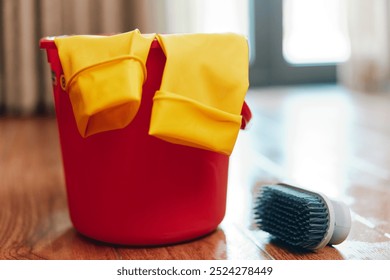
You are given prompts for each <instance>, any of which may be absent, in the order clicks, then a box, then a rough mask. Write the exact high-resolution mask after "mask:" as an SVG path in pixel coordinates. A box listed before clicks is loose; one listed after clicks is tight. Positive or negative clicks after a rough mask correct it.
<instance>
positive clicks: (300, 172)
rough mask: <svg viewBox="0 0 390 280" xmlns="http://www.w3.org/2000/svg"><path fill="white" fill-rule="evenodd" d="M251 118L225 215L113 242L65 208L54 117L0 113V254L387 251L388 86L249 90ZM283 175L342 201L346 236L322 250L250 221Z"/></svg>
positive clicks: (257, 255) (362, 254) (259, 255)
mask: <svg viewBox="0 0 390 280" xmlns="http://www.w3.org/2000/svg"><path fill="white" fill-rule="evenodd" d="M247 101H248V103H249V105H250V106H251V108H252V110H253V113H254V119H253V122H252V125H251V127H250V129H249V130H247V131H244V132H241V134H240V137H239V139H238V142H237V145H236V147H235V151H234V153H233V155H232V157H231V161H230V163H231V164H230V179H229V192H228V206H227V214H226V217H225V219H224V221H223V222H222V224H221V225H220V227H219V228H218V229H217V230H216V231H215V232H213V233H212V234H210V235H208V236H206V237H203V238H200V239H198V240H195V241H191V242H188V243H184V244H179V245H172V246H163V247H154V248H134V247H122V246H109V245H106V244H102V243H99V242H95V241H93V240H90V239H88V238H86V237H83V236H82V235H80V234H78V233H77V232H76V231H75V230H74V229H73V227H72V225H71V222H70V220H69V217H68V210H67V204H66V195H65V184H64V176H63V173H62V163H61V155H60V147H59V142H58V135H57V128H56V122H55V119H54V118H34V119H9V118H2V119H1V118H0V259H233V260H241V259H390V203H389V201H390V126H389V120H390V95H367V94H358V93H353V94H351V93H348V92H346V91H345V90H343V89H342V88H339V87H336V86H321V87H295V88H269V89H259V90H252V91H251V92H250V93H249V95H248V98H247ZM279 181H285V182H290V183H297V184H300V185H304V186H307V187H310V188H311V189H314V190H318V191H321V192H322V193H325V194H327V195H328V196H330V197H333V198H336V199H339V200H342V201H344V202H345V203H347V204H348V205H349V206H350V208H351V213H352V230H351V233H350V235H349V237H348V239H347V240H346V241H345V242H344V243H342V244H340V245H337V246H334V247H325V248H324V249H322V250H319V251H318V252H302V251H296V250H291V249H288V248H285V247H283V246H282V245H281V244H278V243H277V242H275V241H272V239H271V238H270V236H269V235H268V234H267V233H265V232H262V231H259V230H256V229H255V228H254V227H253V218H252V214H251V213H252V211H251V209H252V207H253V199H254V196H255V195H256V192H257V191H258V189H259V187H260V186H261V185H264V184H268V183H275V182H279Z"/></svg>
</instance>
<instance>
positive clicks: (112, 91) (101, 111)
mask: <svg viewBox="0 0 390 280" xmlns="http://www.w3.org/2000/svg"><path fill="white" fill-rule="evenodd" d="M154 37H155V35H154V34H150V35H141V34H140V32H139V31H138V30H134V31H131V32H127V33H123V34H119V35H113V36H88V35H79V36H69V37H57V38H55V44H56V46H57V48H58V53H59V56H60V60H61V65H62V68H63V70H64V76H65V80H66V90H67V92H68V94H69V97H70V101H71V103H72V107H73V113H74V115H75V119H76V123H77V127H78V130H79V132H80V134H81V135H82V136H83V137H87V136H90V135H92V134H95V133H98V132H102V131H107V130H113V129H119V128H123V127H125V126H127V125H128V124H129V123H130V122H131V120H132V119H133V118H134V117H135V115H136V114H137V112H138V108H139V105H140V102H141V96H142V85H143V83H144V81H145V80H146V66H145V64H146V59H147V57H148V53H149V49H150V45H151V43H152V41H153V39H154Z"/></svg>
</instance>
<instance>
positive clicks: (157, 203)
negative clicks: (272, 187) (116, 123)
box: [40, 38, 250, 245]
mask: <svg viewBox="0 0 390 280" xmlns="http://www.w3.org/2000/svg"><path fill="white" fill-rule="evenodd" d="M40 43H41V45H40V46H41V48H45V49H46V51H47V55H48V61H49V63H50V66H51V69H52V72H53V90H54V99H55V107H56V114H57V122H58V128H59V135H60V142H61V149H62V159H63V165H64V173H65V181H66V189H67V196H68V205H69V212H70V217H71V220H72V223H73V225H74V227H75V228H76V229H77V230H78V231H79V232H80V233H82V234H84V235H86V236H88V237H91V238H93V239H96V240H100V241H104V242H109V243H116V244H128V245H158V244H167V243H177V242H181V241H185V240H190V239H193V238H197V237H199V236H202V235H205V234H207V233H209V232H211V231H213V230H214V229H215V228H216V227H217V226H218V224H219V223H220V222H221V221H222V219H223V217H224V214H225V205H226V188H227V176H228V160H229V159H228V157H227V156H225V155H222V154H218V153H214V152H210V151H205V150H200V149H195V148H191V147H185V146H180V145H174V144H170V143H168V142H164V141H162V140H159V139H157V138H155V137H151V136H149V135H148V128H149V123H150V114H151V108H152V98H153V95H154V93H155V91H156V90H158V89H159V87H160V83H161V77H162V73H163V69H164V65H165V56H164V53H163V52H162V50H161V48H160V46H159V44H158V42H157V41H155V42H153V44H152V47H151V50H150V53H149V57H148V60H147V63H146V67H147V71H148V76H147V80H146V82H145V84H144V86H143V96H142V102H141V106H140V109H139V111H138V114H137V116H136V117H135V119H134V120H133V121H132V122H131V124H130V125H128V126H127V127H126V128H124V129H120V130H114V131H108V132H104V133H98V134H96V135H93V136H90V137H87V138H82V137H81V136H80V134H79V132H78V130H77V127H76V123H75V119H74V116H73V111H72V107H71V104H70V101H69V98H68V95H67V94H66V92H64V91H63V90H62V89H61V86H60V82H59V81H60V76H61V75H62V74H63V71H62V68H61V63H60V60H59V57H58V53H57V49H56V46H55V44H54V42H53V41H52V40H51V39H50V38H46V39H42V40H41V42H40ZM244 107H245V106H244ZM243 114H244V115H246V116H247V117H244V118H243V119H245V121H247V120H248V119H250V111H249V108H247V109H245V108H243ZM248 116H249V117H248ZM243 127H245V122H243Z"/></svg>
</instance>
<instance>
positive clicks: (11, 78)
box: [0, 0, 390, 115]
mask: <svg viewBox="0 0 390 280" xmlns="http://www.w3.org/2000/svg"><path fill="white" fill-rule="evenodd" d="M389 11H390V10H389V3H388V1H385V0H376V1H370V0H188V1H181V0H144V1H138V0H1V1H0V114H1V115H32V114H36V113H38V114H46V113H52V112H53V111H54V110H53V100H52V96H51V84H50V73H49V67H48V65H47V64H46V55H45V53H44V52H43V51H41V50H39V47H38V42H39V39H40V38H41V37H44V36H54V35H63V34H67V35H69V34H102V33H103V34H110V33H118V32H125V31H130V30H133V29H135V28H139V29H140V30H141V32H143V33H151V32H157V33H182V32H185V33H188V32H236V33H241V34H244V35H245V36H247V38H248V40H249V44H250V52H251V66H250V83H251V87H252V88H255V87H266V86H272V85H290V84H308V83H309V84H313V83H338V84H342V85H345V86H346V87H348V88H349V89H352V90H354V91H363V92H370V93H378V92H381V93H383V92H387V91H389V90H390V87H389V74H390V73H389V71H390V67H389V63H390V58H389V49H390V48H389V42H390V41H389V28H390V24H389V16H388V14H389Z"/></svg>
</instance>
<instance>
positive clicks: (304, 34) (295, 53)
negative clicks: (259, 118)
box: [249, 0, 349, 86]
mask: <svg viewBox="0 0 390 280" xmlns="http://www.w3.org/2000/svg"><path fill="white" fill-rule="evenodd" d="M339 2H341V1H338V0H284V1H283V0H250V6H249V7H251V9H250V17H251V18H250V22H251V24H250V34H253V36H250V39H251V40H252V42H251V44H252V45H254V52H253V55H252V59H253V62H252V64H251V69H250V83H251V86H267V85H284V84H302V83H334V82H335V81H336V64H337V63H338V62H340V61H343V60H345V59H346V58H347V57H348V53H349V46H348V38H347V37H346V36H345V34H346V31H345V27H344V26H345V25H346V23H345V22H343V21H344V20H345V19H343V17H342V16H341V15H342V14H343V6H342V5H341V4H339Z"/></svg>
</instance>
